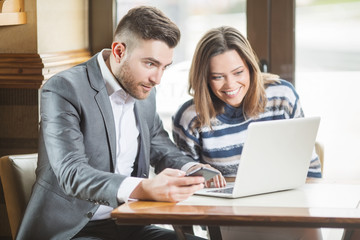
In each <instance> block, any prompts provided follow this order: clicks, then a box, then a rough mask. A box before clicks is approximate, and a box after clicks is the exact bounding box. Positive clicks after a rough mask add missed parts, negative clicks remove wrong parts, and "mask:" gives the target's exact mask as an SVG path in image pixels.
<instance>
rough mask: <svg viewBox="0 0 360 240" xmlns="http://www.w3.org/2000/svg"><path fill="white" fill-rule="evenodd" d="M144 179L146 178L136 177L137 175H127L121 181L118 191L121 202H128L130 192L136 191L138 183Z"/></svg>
mask: <svg viewBox="0 0 360 240" xmlns="http://www.w3.org/2000/svg"><path fill="white" fill-rule="evenodd" d="M142 180H144V178H136V177H127V178H125V179H124V181H123V182H122V183H121V185H120V187H119V190H118V193H117V199H118V201H119V202H127V201H128V200H129V196H130V194H131V193H132V192H133V191H134V189H135V188H136V186H137V185H139V183H140V182H141V181H142Z"/></svg>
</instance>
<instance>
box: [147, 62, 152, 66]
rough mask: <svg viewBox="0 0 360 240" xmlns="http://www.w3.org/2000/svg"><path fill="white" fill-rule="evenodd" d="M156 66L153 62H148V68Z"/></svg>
mask: <svg viewBox="0 0 360 240" xmlns="http://www.w3.org/2000/svg"><path fill="white" fill-rule="evenodd" d="M153 65H154V63H152V62H147V63H146V66H148V67H151V66H153Z"/></svg>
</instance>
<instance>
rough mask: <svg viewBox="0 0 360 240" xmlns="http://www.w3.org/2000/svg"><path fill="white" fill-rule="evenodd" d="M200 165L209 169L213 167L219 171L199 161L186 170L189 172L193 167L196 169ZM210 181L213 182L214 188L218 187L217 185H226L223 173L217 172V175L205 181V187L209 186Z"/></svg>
mask: <svg viewBox="0 0 360 240" xmlns="http://www.w3.org/2000/svg"><path fill="white" fill-rule="evenodd" d="M200 167H206V168H211V169H214V170H216V171H219V170H217V169H215V168H213V167H211V166H210V165H209V164H202V163H199V164H196V165H194V166H192V167H191V168H189V169H188V170H187V172H191V171H193V170H195V169H198V168H200ZM211 183H213V184H214V187H216V188H219V187H225V186H226V180H225V178H224V177H223V175H222V174H221V173H219V174H218V175H216V176H215V177H213V178H212V179H210V180H209V181H207V182H205V187H210V186H211Z"/></svg>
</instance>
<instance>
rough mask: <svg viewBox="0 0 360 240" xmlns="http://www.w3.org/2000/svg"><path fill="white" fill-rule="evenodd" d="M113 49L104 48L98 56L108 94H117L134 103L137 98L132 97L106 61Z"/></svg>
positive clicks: (125, 101) (124, 101)
mask: <svg viewBox="0 0 360 240" xmlns="http://www.w3.org/2000/svg"><path fill="white" fill-rule="evenodd" d="M110 54H111V49H103V50H102V51H101V52H100V53H99V54H98V56H97V60H98V63H99V66H100V71H101V75H102V76H103V78H104V82H105V86H106V89H107V92H108V95H109V96H111V95H113V94H116V95H117V96H118V97H120V98H121V99H122V101H121V102H123V103H132V102H135V99H134V98H133V97H131V96H130V95H129V94H128V93H127V92H126V91H125V90H124V89H123V88H122V87H121V85H120V84H119V82H118V81H117V80H116V79H115V77H114V75H113V74H112V73H111V71H110V70H109V68H108V67H107V65H106V63H105V61H106V60H107V59H108V58H109V57H110Z"/></svg>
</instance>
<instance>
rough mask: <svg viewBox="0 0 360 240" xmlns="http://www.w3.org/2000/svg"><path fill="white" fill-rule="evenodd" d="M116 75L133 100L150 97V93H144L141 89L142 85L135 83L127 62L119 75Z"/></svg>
mask: <svg viewBox="0 0 360 240" xmlns="http://www.w3.org/2000/svg"><path fill="white" fill-rule="evenodd" d="M114 75H115V78H116V80H117V81H118V83H119V84H120V85H121V87H122V88H123V89H124V90H125V91H126V92H127V93H128V94H129V95H130V96H132V97H133V98H136V99H145V98H146V97H147V96H148V95H149V93H150V92H143V91H141V89H139V88H141V86H140V83H139V82H136V81H135V78H134V76H133V74H132V73H131V70H130V68H129V64H128V62H127V61H126V60H125V61H124V63H123V65H122V66H121V68H120V71H119V73H118V74H114Z"/></svg>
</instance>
